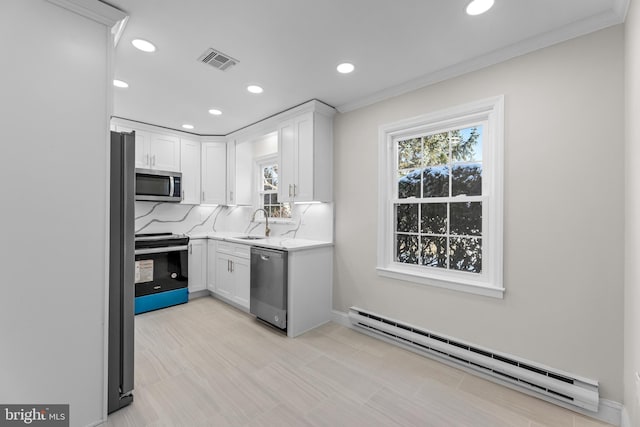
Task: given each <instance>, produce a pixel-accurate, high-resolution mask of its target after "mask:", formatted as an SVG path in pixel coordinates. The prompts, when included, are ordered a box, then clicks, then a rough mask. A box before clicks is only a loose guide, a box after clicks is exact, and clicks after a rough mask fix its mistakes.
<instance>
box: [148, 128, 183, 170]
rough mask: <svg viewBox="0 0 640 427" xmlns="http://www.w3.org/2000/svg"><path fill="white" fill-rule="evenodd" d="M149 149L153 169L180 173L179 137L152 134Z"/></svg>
mask: <svg viewBox="0 0 640 427" xmlns="http://www.w3.org/2000/svg"><path fill="white" fill-rule="evenodd" d="M149 147H150V149H149V157H150V159H151V169H159V170H165V171H174V172H179V171H180V139H179V138H178V137H176V136H172V135H161V134H156V133H152V134H151V143H150V144H149Z"/></svg>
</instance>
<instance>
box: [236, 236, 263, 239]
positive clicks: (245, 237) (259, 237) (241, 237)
mask: <svg viewBox="0 0 640 427" xmlns="http://www.w3.org/2000/svg"><path fill="white" fill-rule="evenodd" d="M236 239H242V240H262V239H266V237H264V236H239V237H236Z"/></svg>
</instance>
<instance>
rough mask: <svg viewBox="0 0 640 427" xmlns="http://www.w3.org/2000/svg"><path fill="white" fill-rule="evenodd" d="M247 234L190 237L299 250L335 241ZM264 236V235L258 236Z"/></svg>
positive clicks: (331, 244) (192, 237)
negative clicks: (246, 236) (249, 236)
mask: <svg viewBox="0 0 640 427" xmlns="http://www.w3.org/2000/svg"><path fill="white" fill-rule="evenodd" d="M242 236H245V234H242V233H234V232H215V233H193V234H189V238H190V239H216V240H224V241H227V242H232V243H241V244H244V245H249V246H261V247H263V248H272V249H284V250H287V251H299V250H304V249H314V248H321V247H325V246H333V242H326V241H321V240H309V239H296V238H291V237H286V236H271V237H263V238H260V239H251V240H249V239H241V238H240V237H242ZM257 237H262V236H257Z"/></svg>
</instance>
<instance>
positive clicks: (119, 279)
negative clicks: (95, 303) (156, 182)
mask: <svg viewBox="0 0 640 427" xmlns="http://www.w3.org/2000/svg"><path fill="white" fill-rule="evenodd" d="M135 178H136V177H135V135H134V133H133V132H132V133H117V132H111V198H110V221H109V224H110V237H109V375H108V385H107V387H108V390H107V394H108V398H107V401H108V412H109V413H111V412H114V411H117V410H118V409H120V408H122V407H124V406H126V405H128V404H130V403H131V402H132V401H133V394H132V393H133V316H134V315H133V308H134V281H135V270H134V268H135V255H134V250H135V249H134V221H135V216H134V198H135Z"/></svg>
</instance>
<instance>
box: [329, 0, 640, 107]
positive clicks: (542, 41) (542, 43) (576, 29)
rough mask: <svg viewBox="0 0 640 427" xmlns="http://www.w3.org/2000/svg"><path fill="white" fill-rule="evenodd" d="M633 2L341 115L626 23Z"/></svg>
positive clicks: (621, 1)
mask: <svg viewBox="0 0 640 427" xmlns="http://www.w3.org/2000/svg"><path fill="white" fill-rule="evenodd" d="M629 2H630V0H615V4H614V5H613V6H612V8H611V9H608V10H606V11H605V12H603V13H600V14H598V15H594V16H591V17H589V18H587V19H583V20H580V21H576V22H574V23H572V24H569V25H565V26H563V27H561V28H558V29H556V30H553V31H549V32H546V33H543V34H540V35H538V36H535V37H531V38H528V39H525V40H522V41H520V42H517V43H514V44H511V45H509V46H507V47H504V48H502V49H498V50H495V51H492V52H489V53H487V54H484V55H480V56H477V57H475V58H472V59H470V60H467V61H463V62H460V63H457V64H455V65H452V66H450V67H446V68H442V69H440V70H437V71H434V72H432V73H429V74H426V75H424V76H421V77H418V78H417V79H413V80H410V81H408V82H406V83H402V84H399V85H396V86H392V87H390V88H387V89H383V90H381V91H379V92H376V93H374V94H372V95H369V96H365V97H363V98H360V99H357V100H355V101H352V102H347V103H345V104H342V105H339V106H337V107H336V109H337V110H338V111H339V112H341V113H346V112H349V111H353V110H357V109H359V108H363V107H366V106H369V105H372V104H375V103H377V102H380V101H384V100H386V99H389V98H393V97H395V96H399V95H403V94H405V93H409V92H413V91H415V90H417V89H421V88H424V87H426V86H430V85H432V84H435V83H439V82H442V81H445V80H449V79H452V78H454V77H458V76H461V75H463V74H467V73H470V72H473V71H477V70H480V69H482V68H486V67H489V66H491V65H496V64H499V63H501V62H504V61H507V60H509V59H512V58H515V57H518V56H521V55H524V54H527V53H530V52H533V51H536V50H539V49H543V48H545V47H549V46H552V45H554V44H558V43H562V42H564V41H567V40H570V39H573V38H576V37H580V36H583V35H586V34H589V33H592V32H595V31H598V30H601V29H604V28H607V27H611V26H613V25H617V24H621V23H623V22H624V19H625V16H626V13H627V9H628V7H629Z"/></svg>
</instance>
